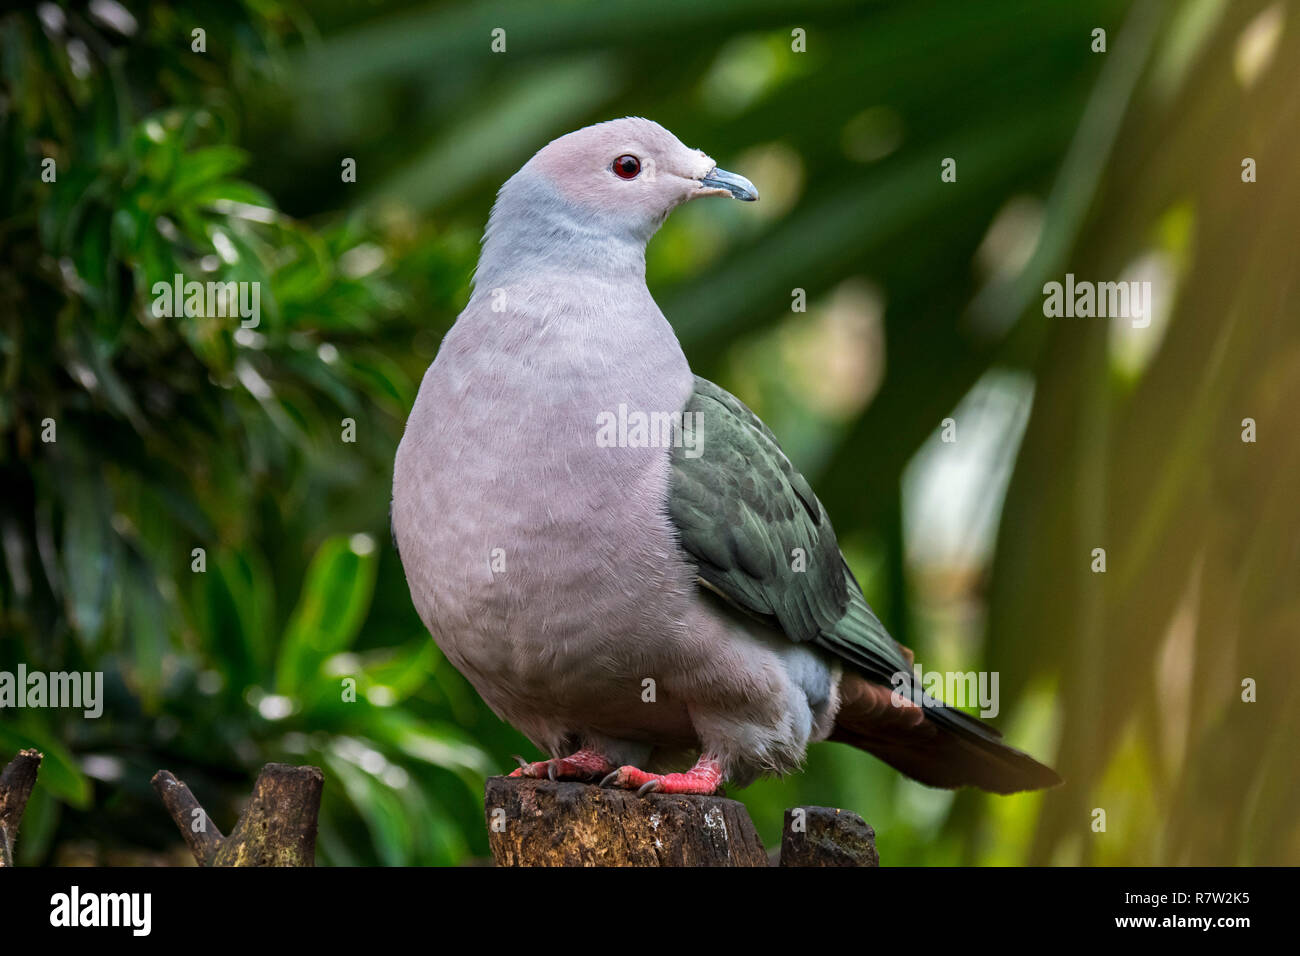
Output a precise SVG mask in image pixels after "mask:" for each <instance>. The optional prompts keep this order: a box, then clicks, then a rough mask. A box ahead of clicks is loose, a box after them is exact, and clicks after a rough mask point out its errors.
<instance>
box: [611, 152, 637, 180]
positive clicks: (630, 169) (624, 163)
mask: <svg viewBox="0 0 1300 956" xmlns="http://www.w3.org/2000/svg"><path fill="white" fill-rule="evenodd" d="M639 172H641V160H639V159H637V158H636V157H635V156H630V155H625V156H620V157H619V158H618V159H616V160H614V173H615V175H617V176H618V177H619V178H620V179H636V174H637V173H639Z"/></svg>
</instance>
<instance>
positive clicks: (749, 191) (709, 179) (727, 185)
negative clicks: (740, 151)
mask: <svg viewBox="0 0 1300 956" xmlns="http://www.w3.org/2000/svg"><path fill="white" fill-rule="evenodd" d="M700 188H701V189H706V190H708V191H709V195H711V196H721V195H723V194H724V193H725V194H729V195H731V196H732V197H733V198H735V199H739V200H740V201H741V202H754V201H756V200H757V199H758V190H757V189H755V188H754V184H753V183H751V182H750V181H749V180H748V179H746V178H745V177H744V176H738V175H736V174H735V173H729V172H727V171H726V170H725V169H719V168H718V167H717V166H714V167H713V169H712V170H711V171H710V172H709V173H707V174H706V175H705V176H704V178H703V179H701V180H700Z"/></svg>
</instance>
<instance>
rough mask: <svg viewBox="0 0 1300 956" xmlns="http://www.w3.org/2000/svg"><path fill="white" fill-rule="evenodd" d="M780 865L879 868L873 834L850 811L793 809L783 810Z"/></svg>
mask: <svg viewBox="0 0 1300 956" xmlns="http://www.w3.org/2000/svg"><path fill="white" fill-rule="evenodd" d="M780 865H781V866H879V865H880V857H879V855H878V854H877V853H876V831H875V830H873V829H871V827H870V826H868V825H867V822H866V821H865V820H863V819H862V817H860V816H858V815H857V814H856V813H854V812H852V811H851V810H834V809H832V808H830V807H794V808H793V809H790V810H787V811H785V828H784V829H783V830H782V831H781V864H780Z"/></svg>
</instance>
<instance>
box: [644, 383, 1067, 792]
mask: <svg viewBox="0 0 1300 956" xmlns="http://www.w3.org/2000/svg"><path fill="white" fill-rule="evenodd" d="M685 411H686V412H687V413H688V417H686V418H685V419H684V427H685V428H688V429H691V431H692V434H691V438H692V440H691V441H690V442H689V443H688V442H686V441H685V440H683V441H682V443H681V447H674V448H673V454H672V467H673V476H672V486H671V489H670V493H669V498H668V511H669V514H670V515H671V517H672V520H673V523H674V524H676V526H677V530H678V532H679V534H680V535H681V543H682V547H683V548H685V549H686V551H687V552H688V553H689V554H690V555H691V556H692V557H693V558H694V559H695V561H696V562H697V565H698V568H699V570H698V572H697V573H698V575H699V580H700V582H701V583H702V584H703V585H704V586H705V587H707V588H709V589H710V590H711V591H713V592H715V593H717V594H718V595H720V596H721V597H723V598H724V599H726V600H727V601H729V602H731V603H732V604H733V605H735V606H736V607H738V608H740V609H742V610H743V611H745V612H747V613H749V614H752V615H754V616H755V617H758V618H760V619H762V620H764V621H767V622H769V623H771V624H773V625H774V626H776V627H778V628H779V629H780V630H782V631H783V632H785V634H786V636H787V637H789V638H790V639H791V640H792V641H799V642H808V643H811V644H815V645H816V646H818V647H820V648H822V649H824V650H826V651H828V652H829V653H832V654H835V655H837V656H838V657H840V658H842V659H843V660H844V661H846V662H847V663H848V664H849V665H850V666H851V667H852V668H853V669H854V670H856V671H857V672H858V673H859V674H861V675H862V676H863V677H864V678H866V679H867V681H869V682H874V683H876V684H884V685H887V686H892V687H894V690H895V692H897V693H900V694H903V695H904V696H906V697H907V698H909V699H910V700H911V701H912V702H913V703H915V704H918V705H921V706H923V707H925V708H926V710H925V720H924V721H923V722H922V723H920V724H917V723H907V722H899V721H898V720H895V719H891V718H889V717H887V716H885V715H883V714H882V712H881V711H880V709H879V706H878V702H879V699H880V698H879V696H878V695H870V694H868V695H866V696H865V697H862V698H861V700H857V699H855V701H854V702H853V703H852V705H851V706H850V705H848V704H846V705H845V706H842V707H841V709H840V713H839V714H838V715H837V718H836V727H835V731H834V733H833V734H832V738H831V739H833V740H842V741H844V742H846V743H851V744H853V745H854V746H858V747H861V748H862V749H864V750H869V751H870V752H872V753H874V754H875V755H876V756H878V757H880V758H881V759H882V760H884V761H885V762H887V763H889V764H891V765H892V766H894V767H897V768H898V769H899V770H901V771H903V772H904V773H906V774H907V775H908V776H911V777H914V778H915V779H917V780H920V781H921V782H922V783H928V784H930V785H931V786H938V787H956V786H961V785H964V784H972V785H974V786H978V787H983V788H984V789H985V790H991V791H993V792H995V793H1014V792H1016V791H1018V790H1032V789H1038V788H1040V787H1052V786H1055V785H1056V784H1058V783H1060V782H1061V778H1060V777H1059V776H1057V774H1056V772H1055V771H1054V770H1052V769H1051V768H1050V767H1046V766H1044V765H1043V764H1040V763H1039V762H1038V761H1036V760H1034V759H1033V758H1032V757H1030V756H1029V755H1028V754H1024V753H1021V752H1020V751H1019V750H1015V749H1014V748H1012V747H1008V746H1007V745H1006V744H1004V743H1002V742H1001V741H1000V740H999V737H1000V735H999V734H998V732H997V731H996V730H994V729H993V728H992V727H991V726H989V725H987V724H984V723H982V722H981V721H980V720H979V719H978V718H976V717H972V716H969V715H968V714H965V713H963V712H962V711H960V710H957V709H956V708H954V707H949V706H946V705H944V704H940V703H939V702H938V701H937V700H935V699H934V698H933V697H931V696H929V695H928V694H926V693H925V691H924V689H923V687H922V686H921V685H920V684H919V683H918V682H916V681H914V680H913V679H912V673H911V665H910V662H909V661H908V660H907V659H906V658H905V657H904V655H903V651H902V649H901V648H900V646H899V644H898V643H897V642H895V641H894V639H893V638H892V637H890V636H889V633H888V632H887V631H886V630H885V627H884V625H883V624H881V623H880V620H879V618H877V617H876V615H875V613H874V612H872V610H871V608H870V607H869V606H868V605H867V602H866V600H865V599H864V598H863V597H862V589H861V588H859V587H858V582H857V581H855V580H854V578H853V574H852V573H851V572H850V571H849V568H848V565H847V564H845V563H844V556H843V555H842V554H841V553H840V548H839V544H838V543H837V542H836V540H835V532H834V531H833V530H832V529H831V523H830V520H829V519H828V518H827V516H826V509H825V508H823V507H822V505H821V502H820V501H818V500H817V496H816V495H814V494H813V492H812V488H810V487H809V486H808V482H807V481H806V480H804V477H803V476H802V475H800V474H799V472H798V471H796V470H795V468H794V466H793V465H791V464H790V460H789V459H788V458H786V457H785V453H784V452H782V451H781V446H780V445H778V444H777V442H776V438H775V437H774V436H773V435H772V433H771V431H769V430H768V428H767V426H765V425H764V424H763V423H762V422H761V421H759V420H758V416H757V415H755V414H754V413H753V412H751V411H750V410H749V409H748V408H746V407H745V406H744V404H743V403H742V402H740V400H739V399H737V398H736V397H735V396H733V395H730V394H728V393H727V392H726V391H724V390H723V389H721V388H718V386H716V385H714V384H713V383H712V382H708V381H706V380H704V379H702V378H698V377H697V378H696V379H695V392H694V394H693V395H692V396H691V398H690V400H689V401H688V402H687V404H686V409H685ZM683 438H685V436H683ZM801 556H802V560H801ZM801 569H802V570H801ZM900 673H901V674H905V675H907V676H906V677H905V678H904V680H902V681H901V682H898V683H896V682H895V680H894V675H896V674H900ZM844 686H846V685H843V684H842V685H841V687H842V688H843V687H844ZM862 686H869V685H862ZM850 695H851V696H854V697H855V698H856V697H860V696H861V695H856V694H853V690H852V687H851V685H850ZM873 699H874V700H875V701H876V702H877V704H872V703H871V701H872V700H873ZM888 699H889V700H891V701H892V697H889V698H888ZM864 702H866V704H865V706H864ZM894 713H895V714H897V712H896V711H895V712H894Z"/></svg>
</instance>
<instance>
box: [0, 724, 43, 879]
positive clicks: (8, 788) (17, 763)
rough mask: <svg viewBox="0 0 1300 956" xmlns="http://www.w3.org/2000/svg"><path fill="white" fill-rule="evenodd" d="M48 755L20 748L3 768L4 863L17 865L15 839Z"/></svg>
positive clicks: (0, 839) (0, 841)
mask: <svg viewBox="0 0 1300 956" xmlns="http://www.w3.org/2000/svg"><path fill="white" fill-rule="evenodd" d="M42 759H44V756H43V755H42V754H41V753H40V752H39V751H36V750H20V751H18V756H16V757H14V759H13V760H11V761H9V764H8V766H6V767H5V768H4V771H3V772H0V866H13V865H14V842H15V841H16V840H17V839H18V825H19V824H20V823H22V820H23V811H24V810H26V809H27V798H28V797H30V796H31V795H32V788H33V787H34V786H36V772H37V771H38V770H39V769H40V766H41V760H42Z"/></svg>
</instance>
